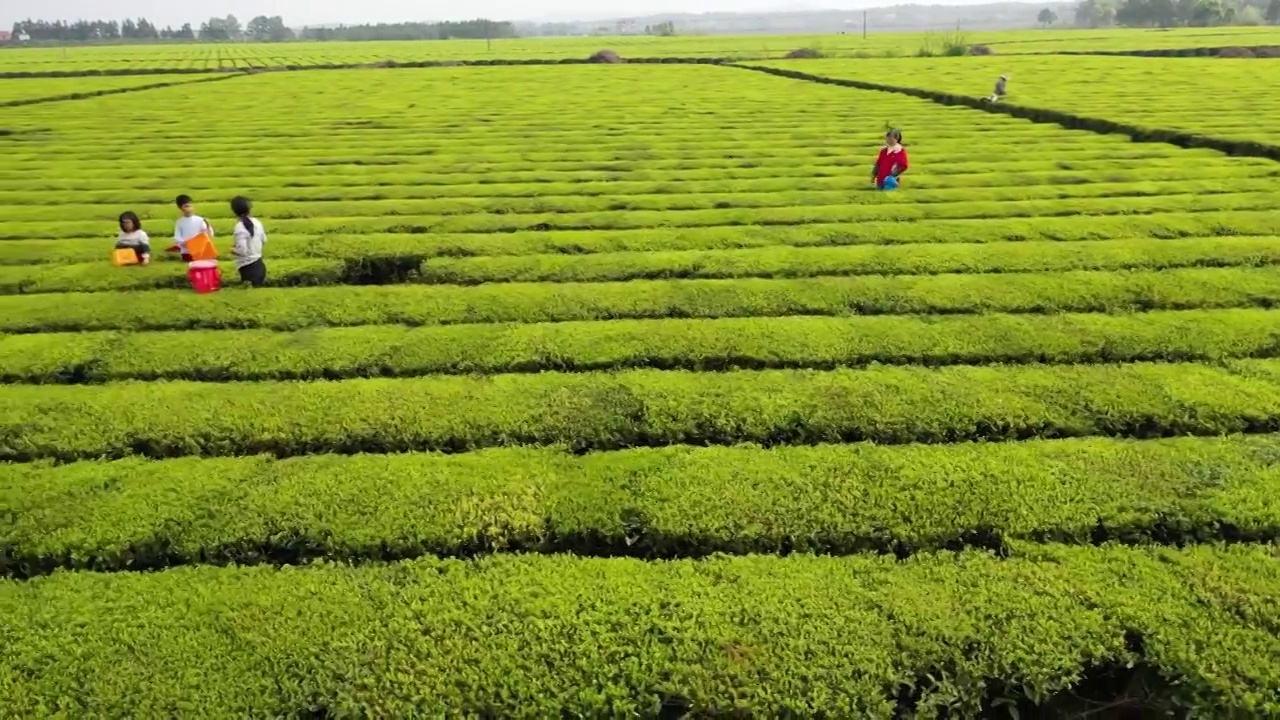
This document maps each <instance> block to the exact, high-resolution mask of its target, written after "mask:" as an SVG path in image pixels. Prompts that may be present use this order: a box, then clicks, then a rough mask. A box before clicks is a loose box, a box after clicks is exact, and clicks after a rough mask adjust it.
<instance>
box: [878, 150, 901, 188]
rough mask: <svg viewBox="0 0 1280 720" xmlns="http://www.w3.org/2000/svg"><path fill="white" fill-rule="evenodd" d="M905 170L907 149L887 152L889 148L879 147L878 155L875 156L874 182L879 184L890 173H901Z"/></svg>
mask: <svg viewBox="0 0 1280 720" xmlns="http://www.w3.org/2000/svg"><path fill="white" fill-rule="evenodd" d="M906 171H907V149H906V148H901V149H900V150H898V152H893V153H891V152H889V148H880V157H878V158H876V184H877V185H881V184H883V183H884V179H885V178H887V177H889V176H890V175H901V174H902V173H904V172H906Z"/></svg>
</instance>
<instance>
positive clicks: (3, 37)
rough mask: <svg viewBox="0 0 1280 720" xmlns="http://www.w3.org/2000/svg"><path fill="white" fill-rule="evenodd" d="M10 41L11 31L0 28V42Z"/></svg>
mask: <svg viewBox="0 0 1280 720" xmlns="http://www.w3.org/2000/svg"><path fill="white" fill-rule="evenodd" d="M12 41H13V33H11V32H9V31H8V30H0V43H7V42H12Z"/></svg>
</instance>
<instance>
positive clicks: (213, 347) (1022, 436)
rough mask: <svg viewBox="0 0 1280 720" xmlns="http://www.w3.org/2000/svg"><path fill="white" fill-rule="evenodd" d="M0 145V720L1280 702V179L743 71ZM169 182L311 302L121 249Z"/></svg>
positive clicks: (1009, 709) (1173, 62) (476, 85)
mask: <svg viewBox="0 0 1280 720" xmlns="http://www.w3.org/2000/svg"><path fill="white" fill-rule="evenodd" d="M299 47H305V48H307V49H308V51H310V49H311V48H313V47H320V46H299ZM182 50H183V49H181V48H180V49H177V50H174V52H181V51H182ZM148 51H149V50H139V51H138V52H140V53H144V52H148ZM1058 59H1059V60H1062V61H1064V63H1065V64H1064V65H1063V67H1068V68H1069V67H1071V65H1070V62H1074V60H1076V59H1077V58H1058ZM972 60H973V59H963V60H961V61H956V62H966V63H968V62H971V61H972ZM820 62H821V61H819V64H814V65H805V66H804V67H806V68H808V67H812V68H815V69H817V68H823V67H824V66H823V65H821V64H820ZM876 62H879V61H876ZM884 62H888V61H884ZM900 62H902V63H903V66H904V67H907V66H908V62H915V61H906V60H903V61H900ZM936 62H939V63H941V62H943V61H941V60H939V61H936ZM1029 62H1030V61H1029ZM1040 62H1056V61H1040ZM1089 62H1091V61H1089ZM1159 62H1162V63H1165V64H1167V66H1168V67H1169V68H1170V70H1169V72H1170V73H1176V72H1177V68H1178V67H1180V66H1179V65H1178V64H1179V63H1185V62H1190V61H1189V60H1186V59H1181V58H1177V59H1175V58H1170V59H1166V60H1161V61H1159ZM1215 62H1223V63H1227V62H1229V61H1225V60H1223V61H1215ZM1256 62H1259V63H1263V62H1268V61H1265V60H1258V61H1256ZM912 67H914V66H912ZM949 67H950V66H949ZM956 67H958V65H957V66H956ZM826 69H828V70H829V69H831V68H826ZM912 72H914V71H904V72H903V73H902V77H901V78H900V80H901V82H902V84H904V85H910V83H912V82H915V79H914V78H916V77H919V78H927V76H928V75H929V71H928V70H926V69H922V70H920V73H921V74H920V75H918V76H917V75H913V74H912ZM956 72H957V73H959V72H960V71H956ZM1063 72H1071V71H1070V70H1064V71H1063ZM1081 72H1083V71H1081ZM951 77H952V76H951V75H939V78H941V80H942V81H946V82H950V81H951V80H950V79H949V78H951ZM956 77H958V75H957V76H956ZM95 81H96V79H88V78H86V79H84V82H85V83H86V84H85V85H84V86H83V87H91V86H92V83H93V82H95ZM17 82H24V83H27V82H30V83H49V85H48V87H49V96H56V95H60V94H67V93H68V92H76V91H75V90H70V91H69V90H68V89H67V87H68V86H67V84H66V81H65V80H64V79H57V80H53V79H27V80H21V81H17ZM73 87H75V86H74V85H73ZM1183 87H1185V86H1183V85H1180V84H1171V85H1170V86H1169V87H1168V88H1167V89H1166V90H1165V91H1163V93H1160V92H1156V90H1152V92H1151V94H1150V95H1147V96H1143V98H1142V99H1141V100H1140V102H1141V104H1142V111H1143V112H1144V113H1146V114H1145V115H1144V116H1143V117H1150V118H1157V120H1153V121H1152V122H1157V121H1158V119H1159V118H1161V117H1164V116H1163V115H1162V113H1166V112H1167V113H1168V116H1169V117H1171V118H1173V119H1174V120H1177V121H1179V122H1180V120H1179V118H1182V117H1184V116H1186V114H1187V113H1191V112H1192V111H1193V110H1194V109H1195V108H1196V105H1197V101H1198V98H1196V97H1194V96H1192V95H1190V94H1189V93H1181V92H1180V91H1179V89H1180V88H1183ZM982 90H985V88H982ZM1124 92H1125V91H1124V90H1117V91H1115V93H1114V95H1116V96H1123V95H1124ZM1258 92H1260V93H1268V92H1270V93H1272V96H1273V95H1274V92H1273V91H1271V90H1269V89H1265V88H1263V89H1259V90H1258ZM1161 98H1164V100H1162V99H1161ZM1272 99H1274V97H1272ZM1166 101H1167V102H1166ZM1063 102H1065V100H1063ZM1090 102H1092V99H1090ZM1160 103H1166V104H1165V105H1161V104H1160ZM1162 107H1167V110H1162V109H1161V108H1162ZM191 108H207V109H208V111H207V112H203V111H200V112H197V111H192V110H191ZM1087 110H1088V112H1098V113H1101V112H1105V111H1106V109H1105V108H1101V107H1095V106H1092V105H1091V106H1089V107H1088V108H1087ZM1121 111H1122V112H1129V111H1128V110H1125V109H1123V108H1121ZM1081 112H1082V114H1083V113H1084V111H1081ZM1134 112H1137V109H1136V108H1135V109H1134ZM1139 119H1141V118H1139ZM1134 122H1137V120H1134ZM1263 125H1264V123H1259V127H1262V126H1263ZM886 126H893V127H899V128H902V130H903V132H904V135H905V140H906V142H907V143H908V151H909V153H910V157H911V169H910V171H909V172H908V173H907V174H906V175H905V176H904V184H903V188H902V189H900V190H898V191H895V192H887V193H886V192H878V191H875V190H873V189H872V188H871V183H870V177H869V176H870V169H871V161H872V159H873V158H874V156H875V152H876V151H877V148H878V147H879V143H880V141H881V139H882V136H883V133H884V130H885V128H886ZM0 128H3V133H2V134H0V149H3V151H4V154H3V157H4V158H5V159H4V162H3V164H2V165H0V333H2V334H0V575H3V578H0V709H2V710H0V715H12V716H15V717H35V716H45V715H54V714H63V715H67V716H74V717H90V716H93V717H124V716H174V715H184V714H193V713H198V714H200V715H201V716H208V717H244V716H248V715H253V716H259V715H270V716H279V715H319V716H327V715H333V716H350V715H362V716H370V717H400V716H415V715H423V716H446V715H487V716H501V717H531V718H532V717H555V716H563V717H577V716H583V717H630V716H641V717H681V716H683V715H685V714H691V716H708V715H712V714H717V713H734V712H737V713H741V714H753V715H758V716H762V717H770V716H775V715H785V714H790V715H791V716H799V717H812V716H823V717H877V718H895V717H912V716H919V717H934V716H937V715H938V714H939V713H947V712H949V713H951V714H953V715H955V716H961V717H977V716H989V717H1004V716H1008V715H1009V714H1010V713H1013V712H1016V713H1018V714H1020V715H1021V716H1022V717H1033V716H1034V717H1051V716H1069V717H1080V716H1083V715H1085V714H1088V713H1094V714H1097V713H1099V712H1101V713H1102V714H1101V715H1100V716H1104V717H1105V716H1108V715H1106V713H1108V712H1114V711H1116V709H1117V708H1120V709H1122V710H1145V711H1148V712H1172V713H1175V714H1184V715H1185V714H1191V715H1199V716H1213V717H1221V716H1239V717H1261V716H1270V715H1275V714H1278V713H1280V636H1278V629H1280V611H1278V608H1280V558H1278V557H1277V553H1276V547H1275V545H1274V544H1273V543H1274V540H1275V539H1276V537H1277V531H1278V529H1280V501H1278V500H1277V498H1280V322H1278V321H1280V309H1276V308H1277V307H1280V236H1278V235H1277V233H1280V229H1278V228H1277V225H1276V217H1277V211H1276V208H1277V206H1278V205H1280V182H1278V179H1280V165H1278V164H1277V163H1276V162H1275V161H1273V160H1269V159H1265V158H1262V157H1249V156H1228V155H1226V154H1223V153H1220V152H1216V151H1213V150H1208V149H1196V148H1184V147H1180V146H1175V145H1168V144H1160V143H1145V142H1133V141H1132V140H1131V139H1130V138H1129V137H1127V136H1124V135H1118V134H1117V135H1104V134H1099V133H1095V132H1089V131H1086V130H1068V129H1065V128H1063V127H1061V126H1059V125H1054V124H1049V123H1039V122H1034V121H1031V120H1027V119H1016V118H1012V117H1009V116H1007V115H1003V114H999V113H992V112H983V111H981V110H976V109H970V108H965V107H955V106H950V105H947V104H945V103H941V102H931V101H929V100H927V99H920V98H917V97H911V96H908V95H905V94H901V93H895V92H876V91H870V90H860V89H854V88H848V87H836V86H832V85H823V84H819V83H814V82H806V81H803V80H797V79H788V78H782V77H776V76H771V75H768V74H765V73H763V72H759V71H753V70H750V69H745V68H740V67H728V66H708V65H666V64H659V65H620V66H579V65H573V66H568V65H566V66H529V67H458V68H430V69H416V70H410V69H396V70H392V69H365V70H332V71H324V72H281V73H263V74H255V75H244V76H233V77H230V78H228V79H227V80H225V81H219V82H211V83H198V84H179V85H174V86H170V87H162V88H154V89H147V90H140V91H137V92H133V93H126V94H122V95H111V96H102V97H85V98H81V99H76V100H66V101H56V102H47V103H41V104H35V105H28V106H23V107H9V108H0ZM178 193H189V194H191V195H192V196H193V197H194V198H195V203H196V209H197V212H200V213H202V214H204V215H205V216H207V217H208V218H209V219H210V221H211V222H212V223H213V224H214V227H215V229H216V230H217V232H218V238H217V242H218V243H219V244H220V246H221V247H223V248H225V246H226V243H227V237H228V236H229V235H230V232H231V229H232V225H233V221H234V219H233V218H232V217H231V216H230V215H229V213H228V210H227V201H228V200H229V199H230V198H231V197H232V196H234V195H237V194H242V193H243V194H246V195H248V196H250V197H252V198H253V199H254V200H255V203H256V214H257V216H258V217H259V218H261V219H262V221H263V222H264V224H265V225H266V227H267V229H268V232H269V233H270V240H269V242H268V243H267V246H266V262H267V265H268V268H269V271H268V272H269V277H268V280H269V287H267V288H264V289H256V290H250V289H244V288H242V287H239V285H238V282H237V281H236V280H235V279H234V275H235V271H234V269H233V268H232V267H231V264H230V263H229V262H224V263H223V272H224V277H225V279H226V281H227V284H228V286H227V287H225V288H224V289H223V290H221V291H220V292H217V293H213V294H210V295H197V294H195V293H193V292H191V290H190V289H189V288H188V287H187V285H186V282H187V281H186V278H185V269H186V268H185V265H183V264H182V263H180V262H177V261H175V260H174V259H172V258H169V257H160V258H159V259H157V261H156V262H154V263H153V264H152V265H151V266H149V267H132V268H123V269H118V268H115V267H113V266H112V265H111V264H110V262H109V260H108V256H109V253H110V250H111V247H112V244H111V241H112V239H113V238H114V236H115V230H116V229H115V217H116V216H117V215H118V214H119V213H120V212H122V211H124V210H134V211H136V212H137V213H138V214H139V215H140V216H141V218H142V221H143V225H144V228H145V229H146V230H148V231H149V232H150V233H151V235H152V238H153V245H154V246H155V247H156V249H157V251H159V250H160V249H161V248H163V247H164V246H165V245H167V244H168V243H167V242H166V239H167V238H168V237H170V236H171V233H172V229H173V222H174V219H175V217H176V210H175V209H174V208H173V206H172V198H173V197H174V196H175V195H176V194H178ZM161 254H162V253H159V252H157V255H161Z"/></svg>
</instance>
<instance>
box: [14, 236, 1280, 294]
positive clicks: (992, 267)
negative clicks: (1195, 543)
mask: <svg viewBox="0 0 1280 720" xmlns="http://www.w3.org/2000/svg"><path fill="white" fill-rule="evenodd" d="M9 244H10V245H13V244H16V245H22V244H24V243H9ZM32 244H36V243H32ZM4 245H5V244H3V243H0V249H3V247H4ZM277 249H278V248H277V246H276V245H275V243H274V242H273V243H272V251H273V252H272V254H273V258H272V260H271V270H270V274H271V284H272V285H275V286H296V285H332V284H342V283H351V284H388V283H402V282H411V283H429V284H459V285H477V284H482V283H490V282H618V281H626V280H637V279H648V280H653V279H671V278H706V279H731V278H748V277H761V278H805V277H821V276H849V275H877V274H879V275H939V274H946V273H1009V272H1044V271H1052V272H1062V271H1079V270H1126V269H1135V270H1141V269H1153V270H1154V269H1169V268H1186V267H1238V266H1265V265H1272V264H1277V263H1280V237H1274V236H1272V237H1233V238H1221V237H1215V238H1187V239H1179V240H1155V239H1133V240H1099V241H1093V242H1066V243H1059V242H1044V241H1039V242H1027V243H1012V242H1000V243H989V244H969V243H944V244H936V245H889V246H848V247H829V248H824V247H811V248H800V247H789V246H773V247H765V248H752V249H740V250H702V251H697V250H693V251H689V250H685V251H665V252H619V253H598V254H589V255H567V254H556V255H519V256H484V257H467V258H448V257H434V258H429V259H428V258H427V257H424V256H422V255H414V254H412V253H406V252H404V251H403V250H402V251H401V252H400V253H398V254H389V255H373V254H371V253H370V249H369V247H368V246H367V245H366V244H365V243H362V242H355V243H351V245H349V246H348V248H347V250H345V251H341V250H340V251H338V252H336V253H335V254H336V255H339V256H341V255H342V254H343V252H346V253H349V254H351V255H352V257H349V258H347V259H342V258H341V257H339V258H337V259H320V258H285V259H283V260H276V259H274V255H275V252H276V250H277ZM356 252H359V253H360V257H355V253H356ZM226 269H227V270H228V271H229V270H230V265H227V266H226ZM229 281H230V280H229ZM187 284H188V281H187V277H186V266H185V265H182V264H180V263H176V262H174V263H156V264H154V265H151V266H148V267H132V268H129V269H127V270H126V271H123V272H109V271H107V270H105V269H104V267H103V265H102V262H101V259H100V258H99V261H98V262H94V263H80V264H73V265H53V264H44V265H22V266H16V265H12V266H4V265H0V293H5V294H18V293H47V292H73V291H74V292H103V291H118V290H146V289H157V288H176V287H186V286H187Z"/></svg>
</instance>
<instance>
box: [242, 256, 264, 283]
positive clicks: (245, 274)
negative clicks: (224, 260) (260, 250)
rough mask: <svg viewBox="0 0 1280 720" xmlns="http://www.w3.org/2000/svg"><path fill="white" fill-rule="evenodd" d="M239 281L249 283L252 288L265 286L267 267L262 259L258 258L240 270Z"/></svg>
mask: <svg viewBox="0 0 1280 720" xmlns="http://www.w3.org/2000/svg"><path fill="white" fill-rule="evenodd" d="M240 281H241V282H246V283H249V284H250V285H252V286H254V287H262V286H263V285H266V284H267V266H266V264H265V263H263V262H262V258H258V259H257V260H254V261H253V262H251V263H249V264H248V265H245V266H244V267H242V268H240Z"/></svg>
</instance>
